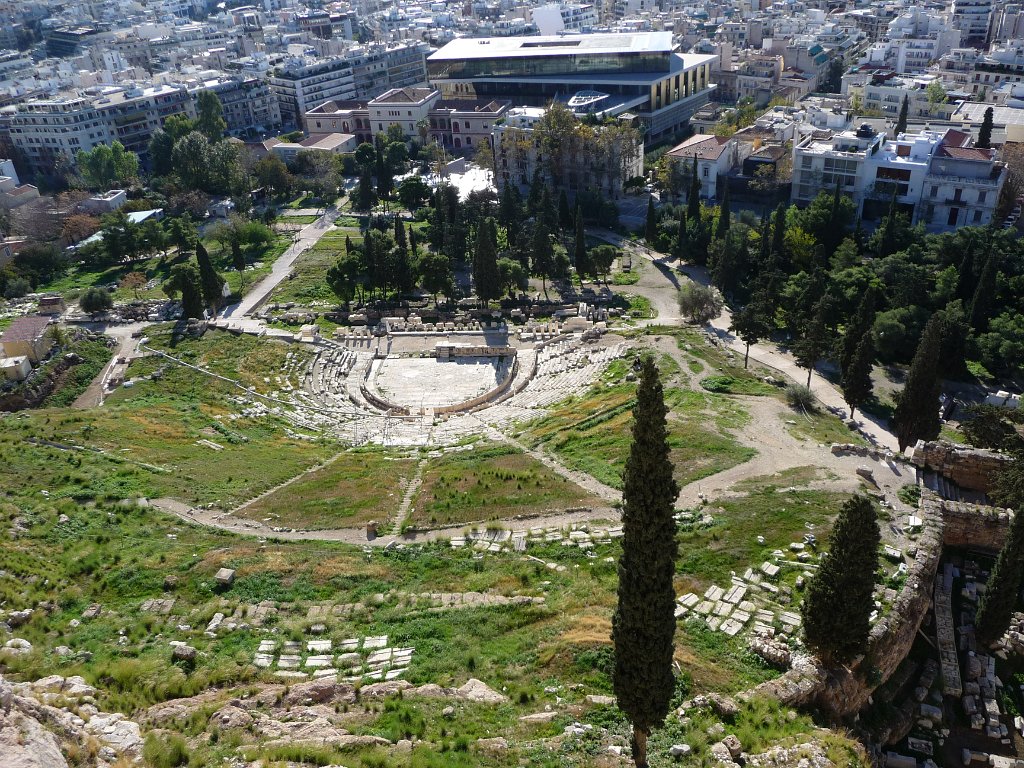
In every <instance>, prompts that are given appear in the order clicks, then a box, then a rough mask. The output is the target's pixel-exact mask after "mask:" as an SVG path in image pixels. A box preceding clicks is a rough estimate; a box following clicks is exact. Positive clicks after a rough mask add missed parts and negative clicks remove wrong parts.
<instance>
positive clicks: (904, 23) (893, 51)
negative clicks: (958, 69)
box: [861, 7, 961, 74]
mask: <svg viewBox="0 0 1024 768" xmlns="http://www.w3.org/2000/svg"><path fill="white" fill-rule="evenodd" d="M960 36H961V32H960V30H959V29H956V28H951V27H950V26H949V23H948V21H947V20H946V19H945V18H944V17H943V16H941V15H939V14H936V13H931V12H929V11H927V10H926V9H924V8H918V7H915V8H911V9H910V10H908V11H906V12H905V13H902V14H900V15H899V16H897V17H896V18H895V19H893V20H892V21H891V22H890V23H889V26H888V30H887V32H886V34H885V36H884V37H883V38H882V39H880V40H879V41H877V42H876V43H875V44H874V45H872V46H871V48H869V49H868V51H867V52H866V53H865V55H864V57H863V58H861V63H862V64H870V65H872V66H884V67H890V68H891V69H892V70H893V71H895V72H899V73H901V74H902V73H907V74H913V73H917V72H924V71H925V70H927V69H928V66H929V65H930V64H932V63H933V62H935V61H936V60H938V59H939V57H941V56H943V55H945V54H947V53H949V52H950V51H951V50H953V49H954V48H956V47H958V46H959V45H960Z"/></svg>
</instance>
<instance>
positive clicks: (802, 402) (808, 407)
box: [786, 384, 818, 411]
mask: <svg viewBox="0 0 1024 768" xmlns="http://www.w3.org/2000/svg"><path fill="white" fill-rule="evenodd" d="M786 402H787V403H789V404H790V406H791V407H793V408H801V409H803V410H805V411H814V410H817V408H818V404H817V400H815V398H814V393H813V392H811V390H810V388H809V387H805V386H803V385H802V384H790V385H789V386H788V387H786Z"/></svg>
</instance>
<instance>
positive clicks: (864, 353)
mask: <svg viewBox="0 0 1024 768" xmlns="http://www.w3.org/2000/svg"><path fill="white" fill-rule="evenodd" d="M874 362H875V342H874V339H872V338H871V331H870V329H869V330H868V331H867V332H866V333H865V334H864V335H863V336H861V339H860V343H859V344H858V345H857V349H856V350H855V351H854V354H853V357H851V358H850V361H849V363H848V364H847V366H846V367H845V368H843V375H842V379H841V380H840V384H839V386H840V387H841V388H842V390H843V400H845V401H846V404H847V405H848V406H850V418H851V419H852V418H853V414H854V412H855V411H856V410H857V408H858V407H859V406H861V405H864V403H866V402H867V401H868V398H870V397H871V390H872V389H873V385H872V383H871V367H872V365H874Z"/></svg>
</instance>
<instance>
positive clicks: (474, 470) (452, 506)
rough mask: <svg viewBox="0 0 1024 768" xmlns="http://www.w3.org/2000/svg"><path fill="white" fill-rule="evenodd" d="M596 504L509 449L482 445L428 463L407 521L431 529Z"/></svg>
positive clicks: (549, 471) (557, 476)
mask: <svg viewBox="0 0 1024 768" xmlns="http://www.w3.org/2000/svg"><path fill="white" fill-rule="evenodd" d="M601 503H602V502H601V500H600V499H599V498H596V497H594V496H592V495H590V494H588V493H587V492H586V491H584V490H583V489H582V488H580V487H579V486H577V485H576V484H575V483H572V482H570V481H569V480H567V479H565V478H564V477H561V476H560V475H558V474H556V473H555V472H553V471H551V470H550V469H548V468H547V467H545V466H544V465H543V464H541V463H540V462H539V461H537V460H536V459H534V458H531V457H530V456H527V455H526V454H523V453H521V452H519V451H518V450H516V449H515V448H512V447H510V446H504V445H490V444H486V443H485V444H477V445H474V446H473V448H472V449H471V450H468V451H458V452H453V453H447V454H445V455H443V456H441V457H439V458H436V459H430V460H428V462H427V466H426V468H425V470H424V473H423V485H422V487H421V489H420V492H419V494H418V495H417V497H416V499H415V500H414V501H413V505H412V506H413V513H412V515H411V519H412V521H413V522H415V523H417V524H419V525H425V526H436V525H447V524H450V523H463V522H474V521H478V520H490V519H496V518H500V517H508V516H512V515H517V514H520V515H531V514H539V513H542V512H545V511H548V510H561V509H566V508H570V507H581V506H594V505H601Z"/></svg>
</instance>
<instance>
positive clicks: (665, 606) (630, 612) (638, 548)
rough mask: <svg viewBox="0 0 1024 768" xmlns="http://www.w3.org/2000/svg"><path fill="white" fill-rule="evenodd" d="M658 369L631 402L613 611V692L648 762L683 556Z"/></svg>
mask: <svg viewBox="0 0 1024 768" xmlns="http://www.w3.org/2000/svg"><path fill="white" fill-rule="evenodd" d="M667 410H668V409H667V408H666V407H665V398H664V393H663V391H662V386H661V381H660V380H659V377H658V369H657V368H656V367H655V365H654V361H653V360H652V359H651V358H650V357H646V358H644V361H643V365H642V367H641V370H640V383H639V386H638V387H637V403H636V408H635V409H634V410H633V433H632V436H633V443H632V445H631V447H630V451H629V458H628V459H627V461H626V467H625V474H624V476H623V492H622V501H623V509H622V528H623V538H622V556H621V558H620V559H619V568H618V571H619V587H618V605H617V606H616V609H615V616H614V617H613V619H612V641H613V642H614V644H615V672H614V676H613V683H614V688H615V696H616V698H617V699H618V705H619V709H621V710H622V711H623V712H624V713H625V715H626V717H627V718H629V721H630V722H631V723H632V725H633V743H632V746H633V760H634V762H635V763H636V765H637V768H647V765H648V763H647V737H648V736H649V735H650V733H651V730H652V729H654V728H656V727H658V726H660V725H661V724H662V723H664V721H665V716H666V715H667V714H668V712H669V703H670V701H671V699H672V693H673V690H674V689H675V678H674V676H673V673H672V652H673V642H672V640H673V636H674V635H675V629H676V620H675V589H674V588H673V586H672V576H673V574H674V573H675V561H676V557H677V556H678V546H677V544H676V523H675V518H674V517H673V516H672V512H673V508H674V506H675V501H676V497H677V496H678V494H679V486H678V485H677V484H676V481H675V480H674V479H673V476H672V462H671V461H670V460H669V445H668V436H667V430H666V424H665V414H666V413H667Z"/></svg>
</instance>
